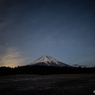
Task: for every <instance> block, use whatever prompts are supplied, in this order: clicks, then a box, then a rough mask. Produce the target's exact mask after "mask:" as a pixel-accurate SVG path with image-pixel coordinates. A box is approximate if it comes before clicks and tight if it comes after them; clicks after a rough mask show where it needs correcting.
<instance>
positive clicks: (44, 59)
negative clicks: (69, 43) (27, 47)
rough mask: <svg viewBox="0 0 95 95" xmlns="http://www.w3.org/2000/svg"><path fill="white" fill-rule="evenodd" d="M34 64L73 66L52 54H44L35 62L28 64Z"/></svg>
mask: <svg viewBox="0 0 95 95" xmlns="http://www.w3.org/2000/svg"><path fill="white" fill-rule="evenodd" d="M33 65H43V66H58V67H65V66H66V67H72V66H70V65H67V64H65V63H62V62H60V61H58V60H56V59H54V58H53V57H51V56H42V57H41V58H39V59H37V60H35V61H34V62H32V63H30V64H28V66H33Z"/></svg>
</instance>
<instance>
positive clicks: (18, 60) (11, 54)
mask: <svg viewBox="0 0 95 95" xmlns="http://www.w3.org/2000/svg"><path fill="white" fill-rule="evenodd" d="M21 55H22V53H21V52H19V51H18V50H17V49H16V48H12V47H11V48H8V49H7V52H6V54H5V55H4V56H2V57H1V59H0V60H1V61H0V66H10V67H15V66H20V65H22V64H23V63H24V61H25V58H22V57H21Z"/></svg>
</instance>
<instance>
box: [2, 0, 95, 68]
mask: <svg viewBox="0 0 95 95" xmlns="http://www.w3.org/2000/svg"><path fill="white" fill-rule="evenodd" d="M44 55H49V56H52V57H53V58H55V59H57V60H59V61H61V62H64V63H66V64H69V65H73V64H78V65H87V66H95V0H0V66H10V67H15V66H21V65H27V64H29V63H31V62H33V61H35V60H36V59H38V58H39V57H41V56H44Z"/></svg>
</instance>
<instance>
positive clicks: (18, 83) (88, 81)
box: [0, 74, 95, 95]
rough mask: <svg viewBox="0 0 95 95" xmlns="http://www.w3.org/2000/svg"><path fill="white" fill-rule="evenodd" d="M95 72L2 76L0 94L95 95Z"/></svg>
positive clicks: (0, 77)
mask: <svg viewBox="0 0 95 95" xmlns="http://www.w3.org/2000/svg"><path fill="white" fill-rule="evenodd" d="M94 90H95V75H94V74H56V75H11V76H0V95H70V94H72V95H95V94H94V93H93V91H94Z"/></svg>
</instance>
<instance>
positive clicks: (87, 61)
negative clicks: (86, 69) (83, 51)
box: [73, 55, 95, 66]
mask: <svg viewBox="0 0 95 95" xmlns="http://www.w3.org/2000/svg"><path fill="white" fill-rule="evenodd" d="M73 64H79V65H87V66H95V55H93V56H90V57H87V58H84V59H83V60H80V61H78V62H76V63H73Z"/></svg>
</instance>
